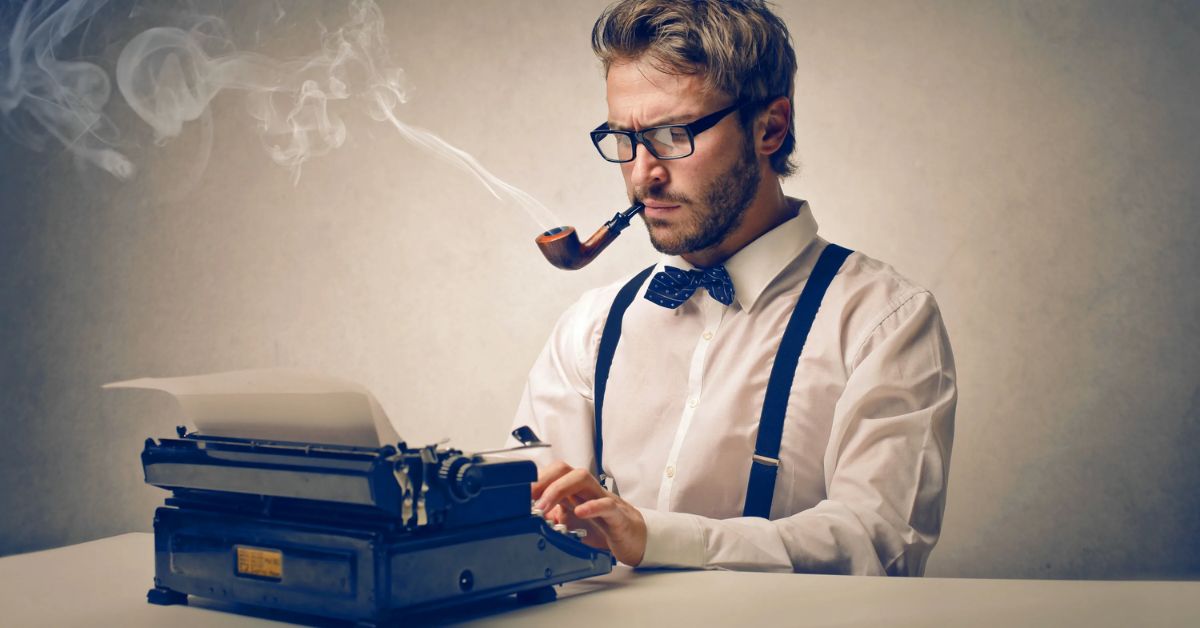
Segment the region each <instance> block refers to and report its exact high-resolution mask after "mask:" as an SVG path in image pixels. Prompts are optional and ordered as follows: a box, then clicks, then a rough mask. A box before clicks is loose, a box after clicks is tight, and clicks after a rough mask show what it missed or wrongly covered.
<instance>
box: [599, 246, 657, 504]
mask: <svg viewBox="0 0 1200 628" xmlns="http://www.w3.org/2000/svg"><path fill="white" fill-rule="evenodd" d="M652 270H654V266H651V267H649V268H647V269H646V270H643V271H642V272H640V273H638V274H636V275H634V276H633V279H630V280H629V281H628V282H627V283H626V284H625V285H624V286H623V287H622V288H621V291H620V292H618V293H617V298H616V299H614V300H613V304H612V308H610V309H609V310H608V318H607V319H605V321H604V332H603V333H601V334H600V352H599V354H598V355H597V356H596V378H595V382H594V384H593V386H594V391H593V394H592V398H593V403H594V404H595V415H596V427H595V433H594V434H593V435H592V445H593V447H594V448H595V453H596V476H597V477H598V478H600V483H601V484H605V488H609V487H610V485H609V484H608V483H607V482H606V481H605V480H606V478H605V476H604V462H603V458H602V457H601V456H602V455H603V453H604V439H603V431H602V430H601V426H602V416H603V412H604V390H605V388H607V387H608V370H609V368H610V367H612V361H613V355H615V354H616V352H617V343H618V342H620V340H621V319H623V318H624V317H625V310H627V309H629V305H630V304H631V303H633V300H634V299H635V298H636V297H637V294H638V289H639V288H641V287H642V284H644V283H646V278H647V277H649V276H650V271H652Z"/></svg>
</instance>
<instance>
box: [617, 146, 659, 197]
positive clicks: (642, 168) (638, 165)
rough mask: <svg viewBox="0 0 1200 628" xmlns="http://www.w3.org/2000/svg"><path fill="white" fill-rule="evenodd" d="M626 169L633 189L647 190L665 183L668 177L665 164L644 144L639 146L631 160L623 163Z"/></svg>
mask: <svg viewBox="0 0 1200 628" xmlns="http://www.w3.org/2000/svg"><path fill="white" fill-rule="evenodd" d="M624 165H625V166H626V168H627V169H628V170H627V172H628V174H629V184H630V185H631V186H632V187H633V189H635V190H648V189H651V188H655V187H659V186H661V185H662V184H664V183H666V182H667V180H668V178H669V176H670V175H669V173H668V172H667V167H666V164H664V163H663V161H662V160H661V159H659V158H657V157H655V156H654V155H653V154H652V153H651V152H650V151H649V150H647V149H646V147H645V146H639V147H638V151H637V154H636V155H634V157H633V161H630V162H626V163H625V164H624Z"/></svg>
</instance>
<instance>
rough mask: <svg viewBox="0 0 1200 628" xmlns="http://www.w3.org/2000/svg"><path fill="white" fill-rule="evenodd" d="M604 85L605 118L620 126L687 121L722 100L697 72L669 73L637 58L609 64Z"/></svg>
mask: <svg viewBox="0 0 1200 628" xmlns="http://www.w3.org/2000/svg"><path fill="white" fill-rule="evenodd" d="M605 87H606V90H607V96H608V121H609V123H610V124H612V125H614V126H617V127H622V128H626V127H627V128H640V127H644V126H654V125H656V124H673V123H680V122H690V121H692V120H694V119H696V118H698V117H700V116H702V115H704V114H706V113H709V111H710V110H711V109H713V108H714V106H716V105H718V104H720V103H722V97H721V95H720V94H717V93H714V91H713V90H711V89H708V88H707V86H706V85H705V83H704V78H703V77H702V76H701V75H699V74H669V73H666V72H663V71H661V70H658V69H656V68H655V67H654V66H653V65H652V64H650V63H648V62H645V61H640V60H639V61H626V62H621V63H614V64H613V65H612V66H610V67H609V69H608V76H607V77H606V79H605ZM725 100H727V99H725ZM722 106H723V105H722ZM718 108H719V107H718Z"/></svg>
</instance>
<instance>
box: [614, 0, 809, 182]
mask: <svg viewBox="0 0 1200 628" xmlns="http://www.w3.org/2000/svg"><path fill="white" fill-rule="evenodd" d="M592 50H593V51H595V53H596V56H597V57H599V58H600V61H601V62H602V63H603V64H604V72H605V74H607V73H608V70H609V68H610V67H611V66H612V64H613V63H618V62H622V61H632V60H636V59H641V58H643V57H646V58H648V59H649V60H650V62H651V63H652V64H653V65H654V67H655V68H657V69H658V70H660V71H663V72H668V73H672V74H702V75H703V76H704V80H705V84H706V85H707V86H708V87H709V88H710V89H716V90H719V91H721V92H723V93H726V94H729V95H730V96H732V97H733V98H734V99H735V100H736V101H741V102H745V103H747V104H753V105H754V108H753V109H754V110H753V111H747V110H746V109H743V110H742V111H741V112H740V117H741V121H742V125H743V126H748V125H749V121H750V119H751V118H752V116H753V115H754V114H755V113H757V112H758V111H761V110H762V108H763V107H764V106H765V105H766V104H767V103H768V102H769V101H770V100H772V99H775V98H778V97H779V96H787V97H788V99H789V100H792V96H793V92H794V78H795V74H796V53H795V51H793V50H792V42H791V36H790V35H788V30H787V26H786V25H784V23H783V20H781V19H779V17H777V16H776V15H775V14H774V13H772V12H771V10H770V9H769V8H768V7H767V5H766V3H765V2H763V0H619V1H618V2H615V3H613V4H612V5H610V6H609V7H608V8H607V9H605V10H604V12H603V13H601V14H600V17H599V19H597V20H596V24H595V25H594V26H593V27H592ZM795 148H796V128H795V123H794V122H793V121H792V120H789V121H788V135H787V138H786V139H784V141H783V145H782V146H780V147H779V150H777V151H775V153H774V154H773V155H771V168H772V169H774V170H775V172H776V173H777V174H778V175H779V176H782V177H786V176H788V175H790V174H792V173H793V172H795V170H796V166H795V164H793V163H792V161H791V154H792V151H793V150H794V149H795Z"/></svg>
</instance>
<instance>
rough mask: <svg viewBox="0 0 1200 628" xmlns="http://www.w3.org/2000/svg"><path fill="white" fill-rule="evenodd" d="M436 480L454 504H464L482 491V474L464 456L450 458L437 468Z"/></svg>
mask: <svg viewBox="0 0 1200 628" xmlns="http://www.w3.org/2000/svg"><path fill="white" fill-rule="evenodd" d="M438 479H440V480H441V481H442V483H443V484H444V485H445V487H446V492H447V493H449V494H450V497H451V498H453V499H454V501H456V502H460V503H461V502H465V501H467V500H469V499H471V498H472V497H475V496H476V495H478V494H479V492H480V491H482V490H483V472H482V471H480V469H479V467H477V466H475V465H474V464H472V462H471V459H470V458H468V457H466V456H451V457H449V458H446V459H445V460H443V461H442V464H441V465H439V466H438Z"/></svg>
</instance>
